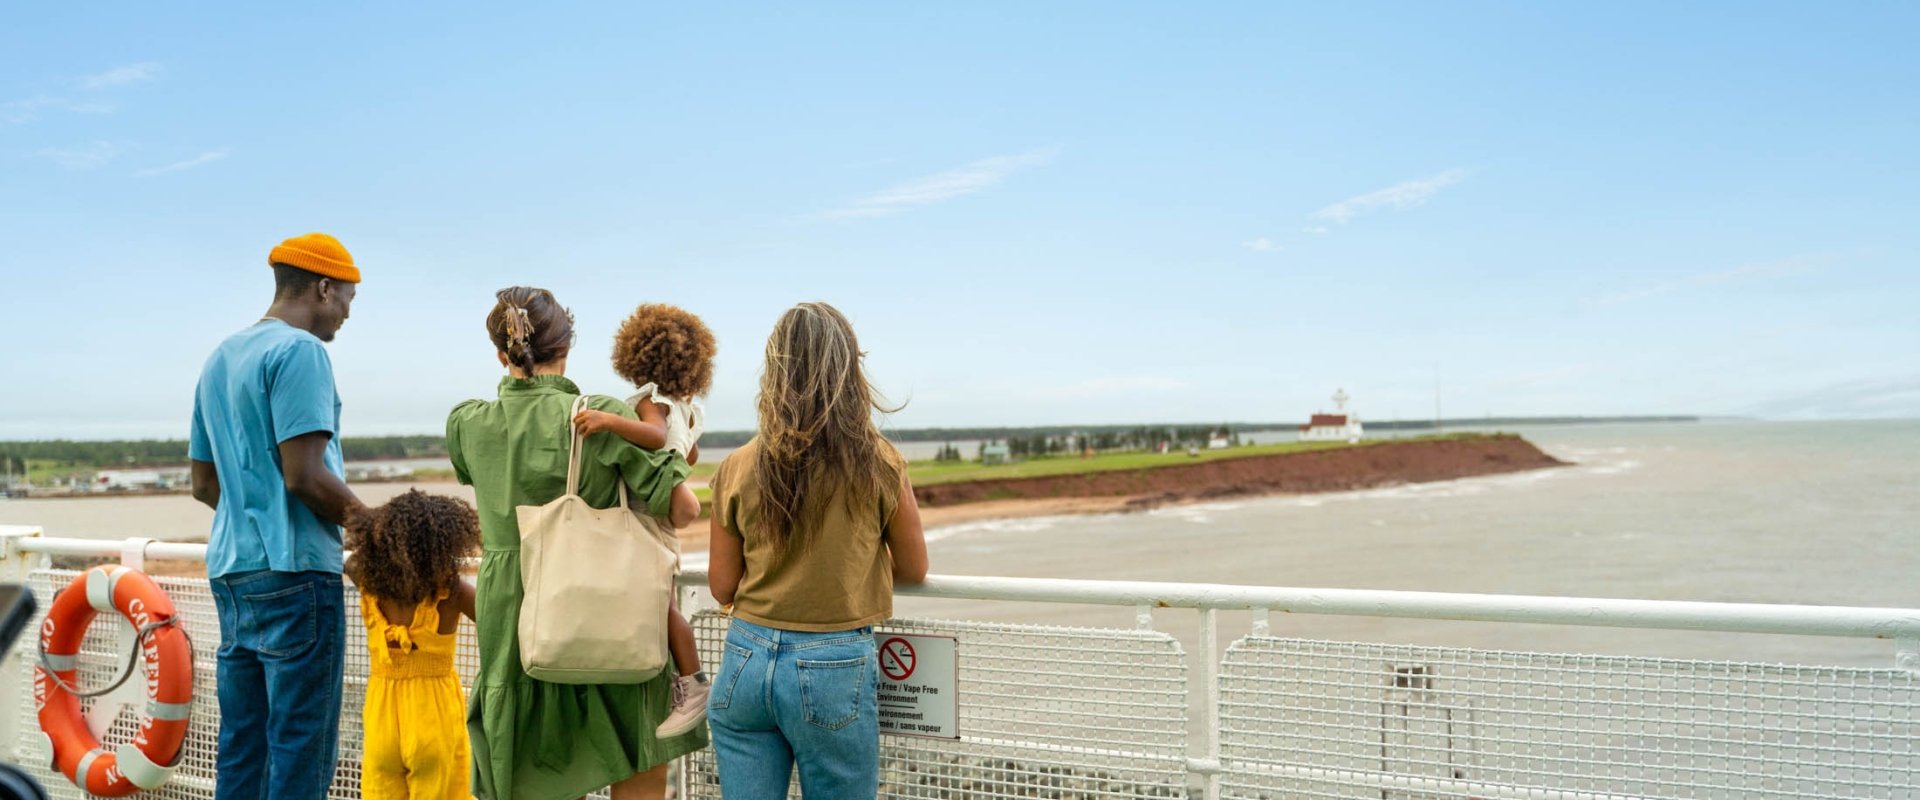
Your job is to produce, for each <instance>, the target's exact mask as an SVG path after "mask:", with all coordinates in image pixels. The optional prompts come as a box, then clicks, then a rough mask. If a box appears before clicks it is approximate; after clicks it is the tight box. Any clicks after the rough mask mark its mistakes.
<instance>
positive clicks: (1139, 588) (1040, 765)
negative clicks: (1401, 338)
mask: <svg viewBox="0 0 1920 800" xmlns="http://www.w3.org/2000/svg"><path fill="white" fill-rule="evenodd" d="M17 530H18V529H14V530H9V529H5V528H4V527H0V580H26V581H28V583H29V584H30V585H31V587H32V588H33V590H34V593H35V594H36V595H37V596H38V597H39V598H40V600H41V607H42V608H43V609H44V608H45V607H46V606H47V605H48V604H49V602H50V601H51V599H52V597H53V594H54V593H55V591H57V590H58V589H60V588H62V587H64V586H66V585H67V584H68V583H69V582H70V581H71V580H72V579H73V577H74V576H75V575H76V574H77V573H75V572H73V571H71V570H54V569H47V568H45V567H46V564H47V559H48V557H49V556H52V555H65V556H77V557H82V558H85V559H89V560H93V561H111V560H113V558H114V557H116V556H120V555H121V554H122V553H123V552H125V553H126V555H125V558H126V559H128V560H130V561H131V562H133V563H134V564H135V565H136V566H137V562H138V560H139V557H140V554H141V553H143V552H144V553H146V554H148V555H149V556H151V557H167V558H184V559H199V558H203V557H204V548H203V547H198V546H192V545H177V544H164V543H161V544H142V543H140V542H130V543H126V544H125V545H124V547H125V549H124V551H123V549H122V548H123V543H120V542H94V541H82V540H62V539H46V538H41V537H38V536H37V533H34V532H26V533H20V532H16V531H17ZM682 579H683V581H685V582H686V583H688V584H693V585H697V584H700V583H703V582H704V575H702V574H701V573H699V572H698V571H697V569H696V570H690V571H689V572H688V573H687V574H685V575H683V576H682ZM157 580H158V582H159V584H160V586H161V587H162V588H163V589H165V590H166V591H167V593H168V594H169V595H170V596H171V597H172V598H173V601H174V603H175V605H176V606H178V608H179V610H180V612H181V615H182V618H183V620H184V624H185V626H186V629H187V631H188V633H189V634H190V635H191V636H192V638H193V642H194V661H195V672H196V674H195V701H194V709H193V724H192V726H191V732H190V734H189V738H188V740H187V743H186V748H185V752H184V755H183V758H182V762H181V765H180V767H179V769H178V770H177V771H176V772H175V774H174V777H173V780H172V782H171V783H169V784H168V785H167V786H165V787H163V788H162V789H160V790H158V791H155V792H150V793H147V794H146V795H144V796H147V797H156V798H168V799H169V800H174V799H178V800H189V799H191V800H199V799H200V798H209V797H211V796H212V792H211V788H212V785H213V780H214V777H215V776H214V748H215V745H216V734H217V729H218V703H217V700H216V697H215V689H214V657H215V652H216V651H217V649H218V648H219V644H220V642H219V626H218V623H217V620H216V618H215V612H214V609H213V604H212V598H211V596H210V595H209V593H208V591H207V586H206V581H205V580H204V579H198V578H166V577H162V578H158V579H157ZM902 593H903V594H910V595H916V596H920V597H927V598H949V599H972V600H988V601H1018V602H1056V603H1076V604H1080V603H1084V604H1100V605H1111V606H1123V607H1132V608H1134V609H1136V615H1135V616H1136V619H1137V620H1138V621H1139V628H1138V629H1134V630H1122V629H1083V628H1055V627H1046V626H1031V625H1008V624H995V623H982V622H958V621H946V620H895V621H892V622H890V623H888V624H887V625H885V626H882V630H884V631H894V632H902V633H920V634H935V635H946V636H953V637H955V638H956V639H957V642H958V644H957V649H958V652H959V669H958V675H957V681H956V684H957V689H958V692H957V699H958V713H959V725H958V728H959V732H960V738H959V739H955V740H941V739H923V738H915V737H904V736H892V735H888V736H884V737H883V738H882V748H881V752H882V759H883V764H882V777H881V780H882V785H883V790H882V796H883V797H887V798H916V799H927V800H931V799H932V798H940V799H941V800H958V799H959V798H1174V797H1195V796H1197V797H1203V798H1214V797H1231V798H1296V797H1297V798H1369V800H1371V799H1372V798H1381V800H1388V799H1389V798H1392V799H1394V800H1398V799H1400V798H1526V800H1548V799H1553V800H1561V799H1569V800H1571V799H1578V800H1598V799H1600V798H1605V799H1606V800H1629V798H1645V799H1646V800H1656V799H1658V800H1666V799H1668V798H1673V799H1675V800H1677V799H1678V798H1728V799H1731V798H1762V799H1763V800H1772V799H1774V798H1790V797H1791V798H1800V797H1809V798H1848V799H1850V800H1851V799H1857V800H1894V799H1896V798H1901V799H1904V798H1912V799H1913V800H1920V610H1910V609H1872V608H1840V607H1812V606H1762V605H1743V604H1729V603H1682V602H1653V601H1632V600H1594V599H1581V598H1543V597H1506V596H1494V595H1460V594H1439V593H1423V592H1391V591H1365V590H1340V589H1333V590H1320V589H1290V588H1278V587H1247V586H1216V585H1207V584H1173V583H1143V582H1110V581H1059V580H1032V579H1027V580H1022V579H1011V578H987V577H964V578H963V577H951V576H938V577H935V578H931V579H929V581H928V582H927V584H925V585H924V586H918V587H902ZM692 599H693V593H683V600H687V601H691V600H692ZM1155 607H1171V608H1184V609H1194V610H1197V611H1198V612H1199V618H1200V637H1199V648H1198V654H1197V657H1196V656H1195V655H1194V654H1188V653H1185V652H1184V651H1183V649H1182V648H1181V646H1180V644H1179V642H1178V641H1177V640H1176V639H1174V638H1173V637H1171V636H1169V635H1168V634H1166V633H1164V632H1159V631H1154V630H1151V629H1150V628H1151V624H1152V617H1153V614H1152V613H1151V609H1153V608H1155ZM358 609H359V602H358V598H357V595H356V594H355V593H354V592H353V591H352V589H351V588H349V590H348V596H347V626H348V627H347V640H348V643H347V648H346V654H347V664H346V672H347V681H346V684H347V685H346V691H345V693H344V696H343V698H342V715H341V741H340V761H339V766H338V774H337V776H336V781H335V784H334V787H333V791H332V793H331V795H330V796H331V797H333V798H339V799H340V800H347V799H348V798H355V797H358V796H359V792H358V780H359V775H358V771H359V752H360V743H361V739H362V733H361V727H360V717H359V709H360V705H361V702H362V698H363V697H364V686H365V681H366V676H367V671H368V664H367V658H368V655H367V651H366V646H365V644H364V641H365V640H364V638H363V637H364V635H365V628H364V626H363V625H362V624H361V622H360V619H359V613H358ZM1229 609H1251V610H1254V612H1255V615H1254V620H1255V621H1254V634H1253V635H1251V636H1248V637H1245V638H1242V639H1240V640H1239V641H1237V642H1235V643H1233V644H1232V645H1231V646H1229V647H1228V648H1226V655H1225V657H1224V659H1222V660H1216V659H1214V658H1212V657H1211V656H1212V655H1213V654H1214V653H1216V652H1219V651H1218V650H1217V649H1216V645H1215V643H1216V641H1217V639H1218V625H1217V617H1218V614H1217V612H1218V611H1220V610H1229ZM1275 610H1277V611H1285V612H1295V613H1311V614H1334V615H1360V616H1376V617H1401V618H1419V619H1454V620H1477V621H1482V622H1529V623H1547V624H1562V625H1597V626H1610V627H1620V628H1657V629H1680V630H1708V631H1738V632H1747V633H1769V634H1786V635H1812V636H1843V637H1865V638H1877V639H1885V640H1894V642H1895V644H1894V647H1893V649H1894V650H1895V654H1894V655H1895V657H1894V659H1893V661H1894V666H1893V668H1891V669H1884V670H1876V669H1841V668H1830V667H1819V666H1768V665H1757V664H1742V663H1732V662H1720V661H1685V660H1672V659H1657V658H1623V657H1592V656H1575V655H1564V654H1546V653H1513V652H1502V651H1489V650H1472V649H1458V648H1435V647H1413V646H1398V645H1387V644H1360V643H1348V642H1318V641H1304V640H1296V639H1284V638H1278V637H1273V636H1269V635H1267V627H1268V626H1267V621H1266V620H1267V616H1268V613H1269V612H1270V611H1275ZM35 622H36V624H37V622H38V620H35ZM725 624H726V619H725V617H723V616H720V615H718V614H715V613H713V612H703V613H701V614H697V615H696V616H695V630H696V635H697V638H698V641H699V642H700V646H701V650H702V655H703V659H704V660H705V663H706V666H707V668H708V670H709V671H714V670H717V669H718V667H719V663H720V641H721V637H722V636H723V635H724V630H725V628H724V626H725ZM121 627H124V623H122V622H121V621H118V620H117V619H115V618H113V617H112V616H111V615H102V617H101V618H99V619H97V620H96V622H95V623H94V625H93V628H92V630H91V631H90V632H89V633H88V636H87V639H86V641H85V643H84V645H83V648H82V653H81V658H80V664H81V667H80V671H81V675H80V681H81V683H82V685H85V686H99V685H103V684H104V683H105V682H107V681H108V680H109V679H110V678H111V677H112V676H113V675H114V674H115V672H116V669H117V668H118V667H119V665H121V664H123V663H124V661H123V660H122V659H124V657H125V651H124V650H123V649H122V645H121V642H120V640H119V636H120V634H119V633H118V631H119V629H120V628H121ZM461 636H462V638H461V652H460V656H459V665H460V670H461V672H462V674H463V676H464V680H465V681H466V682H467V683H468V685H471V680H472V677H473V674H474V671H475V669H476V666H477V664H476V658H475V656H476V653H475V650H476V647H475V642H474V639H473V631H472V628H471V626H470V625H466V624H465V623H463V626H462V634H461ZM32 650H33V643H32V641H30V640H29V641H24V642H22V643H21V646H20V647H17V648H16V650H15V654H14V655H13V656H12V658H13V659H14V661H13V664H12V665H11V666H10V667H9V669H8V670H7V671H6V673H5V676H6V678H7V679H5V680H0V698H7V699H8V701H9V702H14V703H17V704H18V708H19V711H18V713H17V714H11V715H10V716H12V721H13V722H14V729H15V730H16V731H17V734H16V735H15V736H14V737H13V741H11V742H7V741H4V740H0V745H5V744H11V745H13V746H12V747H11V748H6V749H10V750H11V752H0V758H11V759H12V760H14V761H17V762H19V763H21V764H22V765H23V766H25V767H26V768H28V769H29V770H30V771H31V772H33V773H34V774H35V775H36V776H37V777H39V778H40V779H41V780H42V781H43V782H45V784H46V785H47V787H48V789H49V790H51V792H52V793H53V795H54V796H55V797H57V798H64V799H67V800H77V799H78V798H82V797H84V795H83V794H82V793H80V792H79V790H77V789H75V788H74V787H73V786H72V784H71V783H68V782H67V781H66V780H65V778H64V777H62V776H59V775H57V774H54V773H52V772H51V771H50V770H48V769H47V768H46V766H45V765H46V763H47V755H46V753H47V751H46V747H45V745H44V739H43V738H42V737H41V736H40V735H39V726H38V724H37V720H36V719H35V717H34V709H33V699H32V693H31V692H30V691H21V687H26V686H30V684H31V675H32V673H31V669H32V666H31V662H32V658H31V655H30V654H31V652H32ZM16 681H17V682H16ZM10 682H13V685H12V686H9V685H8V683H10ZM1190 697H1193V698H1201V699H1204V700H1205V702H1203V703H1201V704H1199V706H1197V708H1198V709H1200V712H1199V713H1201V714H1203V717H1202V719H1201V720H1199V722H1200V730H1199V731H1198V732H1197V733H1189V724H1188V719H1187V714H1188V712H1187V708H1188V700H1189V698H1190ZM132 716H133V715H132V714H128V715H125V716H123V718H122V719H120V720H119V722H118V723H117V724H116V725H115V727H114V728H113V729H112V730H110V731H109V732H108V734H107V737H106V738H107V740H108V742H109V746H110V747H111V746H112V745H113V744H117V743H119V742H124V741H126V740H127V739H128V738H129V737H130V735H131V734H132V732H133V725H134V722H135V720H134V719H132V718H131V717H132ZM676 767H677V769H676V772H677V773H678V776H679V777H678V778H677V780H676V786H677V787H683V789H684V793H685V794H686V796H690V797H697V798H715V797H718V796H719V794H718V791H717V786H716V783H715V777H714V765H713V761H712V753H711V751H702V752H700V753H696V754H694V755H693V756H691V757H689V758H687V759H684V760H683V761H682V762H680V764H678V765H676ZM1194 789H1199V793H1198V794H1197V795H1196V794H1194V793H1193V790H1194ZM602 796H604V795H602Z"/></svg>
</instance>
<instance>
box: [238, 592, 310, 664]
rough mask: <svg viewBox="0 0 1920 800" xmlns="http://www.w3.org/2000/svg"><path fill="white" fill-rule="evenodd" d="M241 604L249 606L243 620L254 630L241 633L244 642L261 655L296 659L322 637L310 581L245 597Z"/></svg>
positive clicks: (241, 596) (243, 596)
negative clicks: (295, 657)
mask: <svg viewBox="0 0 1920 800" xmlns="http://www.w3.org/2000/svg"><path fill="white" fill-rule="evenodd" d="M240 603H241V605H243V606H245V607H246V614H245V616H244V617H242V621H243V622H244V623H245V624H247V625H248V626H250V627H251V628H252V630H250V631H243V632H242V633H241V640H242V641H243V642H246V643H247V644H248V645H249V646H250V647H252V648H253V649H254V650H255V651H257V652H259V653H261V654H262V655H268V656H274V657H276V658H287V657H289V656H297V655H299V654H301V653H304V652H306V651H307V648H310V647H312V646H313V643H314V641H315V640H317V639H318V638H319V636H320V632H319V619H318V618H319V611H318V608H317V605H318V603H319V601H318V600H317V599H315V597H314V589H313V584H312V583H311V582H306V581H303V582H301V583H300V584H298V585H295V586H289V587H287V588H285V589H281V590H279V591H274V592H267V593H265V594H243V595H240Z"/></svg>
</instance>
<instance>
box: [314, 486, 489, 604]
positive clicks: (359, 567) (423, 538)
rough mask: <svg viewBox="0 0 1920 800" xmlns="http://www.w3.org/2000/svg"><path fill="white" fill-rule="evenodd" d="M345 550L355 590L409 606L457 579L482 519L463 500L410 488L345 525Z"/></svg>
mask: <svg viewBox="0 0 1920 800" xmlns="http://www.w3.org/2000/svg"><path fill="white" fill-rule="evenodd" d="M346 546H347V547H348V549H351V550H352V551H353V557H352V558H349V559H347V564H346V573H347V577H348V578H351V579H353V582H354V585H356V586H359V587H360V590H361V591H362V592H365V593H366V594H370V595H373V596H374V597H378V598H380V599H382V600H387V601H389V602H393V603H398V604H401V605H412V604H415V603H419V602H421V601H424V600H426V599H427V598H430V597H433V596H434V595H435V594H436V593H437V592H439V591H440V590H441V589H444V588H450V587H452V586H453V585H454V582H455V581H458V580H459V579H460V559H461V558H463V557H465V556H468V555H471V554H472V553H473V552H474V551H475V550H477V549H479V547H480V517H479V516H478V515H476V514H475V513H474V511H473V506H470V505H467V503H466V501H464V500H460V499H458V498H453V497H447V496H444V495H435V494H427V493H425V492H422V491H420V490H419V489H411V490H409V491H408V492H407V493H406V494H403V495H400V496H399V497H395V498H393V499H392V500H388V501H387V503H386V505H383V506H380V507H379V508H375V509H370V510H368V511H367V512H366V513H364V514H361V515H359V516H357V517H356V518H355V519H352V520H348V524H347V537H346Z"/></svg>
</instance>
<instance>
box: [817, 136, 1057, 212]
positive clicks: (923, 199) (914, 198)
mask: <svg viewBox="0 0 1920 800" xmlns="http://www.w3.org/2000/svg"><path fill="white" fill-rule="evenodd" d="M1053 156H1054V152H1053V151H1051V150H1036V151H1033V152H1029V153H1021V154H1018V155H1010V156H994V157H992V158H983V159H980V160H979V161H975V162H973V163H971V164H967V165H965V166H961V167H958V168H955V169H950V170H947V171H946V172H941V173H937V174H934V175H928V176H927V177H924V178H920V179H918V180H913V181H908V182H906V183H902V184H900V185H897V186H893V187H890V188H887V189H882V190H880V191H878V192H874V193H873V194H869V195H867V196H865V197H861V198H859V199H856V200H854V201H853V202H852V203H849V204H847V205H845V206H842V207H840V208H836V209H832V210H830V211H826V212H823V213H821V214H820V216H821V217H822V218H825V219H868V218H873V217H890V216H893V215H895V214H899V213H901V212H903V211H907V210H909V209H912V208H916V207H919V206H926V205H932V204H934V203H939V202H943V201H946V200H952V199H953V198H956V197H962V196H965V195H970V194H973V193H975V192H979V191H983V190H985V189H988V188H990V187H992V186H994V185H995V184H998V183H1000V182H1001V181H1004V180H1006V179H1007V178H1008V177H1009V176H1011V175H1013V174H1014V173H1016V172H1019V171H1020V170H1023V169H1027V168H1029V167H1037V166H1041V165H1044V164H1046V163H1048V162H1050V161H1052V160H1053Z"/></svg>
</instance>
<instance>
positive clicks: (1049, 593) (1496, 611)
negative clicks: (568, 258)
mask: <svg viewBox="0 0 1920 800" xmlns="http://www.w3.org/2000/svg"><path fill="white" fill-rule="evenodd" d="M27 530H34V531H36V532H37V529H27ZM6 532H7V531H6V530H5V529H0V536H5V534H6ZM7 540H8V542H9V543H10V544H9V545H8V546H10V547H12V548H13V549H15V550H17V551H18V552H20V553H33V554H40V555H49V556H81V557H100V558H107V557H118V556H120V555H121V554H122V553H123V552H125V543H123V542H121V541H116V540H99V539H56V538H49V537H44V536H38V535H27V536H17V537H7ZM134 541H139V540H134ZM206 553H207V546H206V545H204V544H191V543H181V542H147V543H145V546H144V554H145V556H146V557H147V558H151V559H177V560H185V561H205V560H206ZM706 579H707V575H706V570H705V569H704V567H703V566H690V567H689V568H688V569H685V570H683V571H682V572H681V573H680V581H679V582H680V584H681V585H683V586H704V585H705V584H706ZM895 593H896V594H899V595H903V596H910V597H932V598H946V599H959V600H1003V601H1022V602H1038V603H1073V604H1081V605H1106V606H1123V607H1133V608H1140V607H1146V608H1191V609H1199V610H1251V611H1269V612H1272V611H1279V612H1283V613H1289V614H1315V615H1336V616H1364V617H1395V618H1408V619H1438V620H1459V621H1472V622H1525V623H1542V624H1550V625H1585V626H1598V627H1608V628H1641V629H1664V630H1694V631H1725V632H1734V633H1768V634H1786V635H1798V636H1841V637H1852V638H1866V639H1909V638H1920V609H1912V608H1872V607H1855V606H1809V605H1778V604H1770V603H1708V602H1695V601H1686V600H1629V599H1610V598H1587V597H1549V596H1537V595H1499V594H1456V593H1449V592H1408V591H1396V590H1386V589H1313V588H1298V587H1280V586H1236V585H1226V584H1211V583H1162V582H1155V581H1089V580H1066V579H1058V578H1002V577H987V576H974V575H931V576H928V578H927V581H926V583H923V584H920V585H917V586H910V585H898V586H896V587H895Z"/></svg>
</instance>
